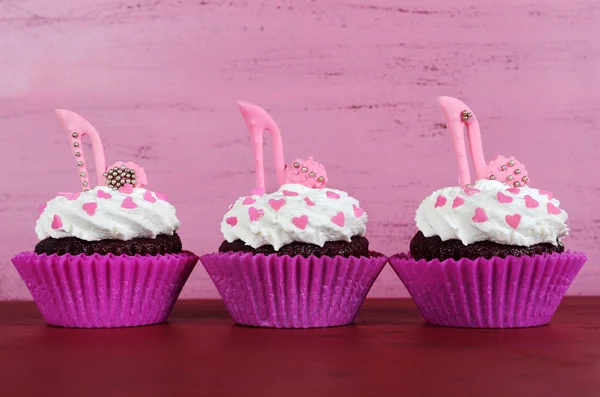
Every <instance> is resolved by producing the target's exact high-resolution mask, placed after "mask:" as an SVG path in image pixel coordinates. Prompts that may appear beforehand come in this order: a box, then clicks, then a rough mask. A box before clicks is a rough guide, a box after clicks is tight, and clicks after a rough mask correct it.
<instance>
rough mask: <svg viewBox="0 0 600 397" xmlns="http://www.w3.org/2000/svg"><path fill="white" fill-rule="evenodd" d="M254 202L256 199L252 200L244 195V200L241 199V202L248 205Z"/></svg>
mask: <svg viewBox="0 0 600 397" xmlns="http://www.w3.org/2000/svg"><path fill="white" fill-rule="evenodd" d="M254 203H256V200H254V199H253V198H252V197H246V198H245V199H244V201H242V204H244V205H250V204H254Z"/></svg>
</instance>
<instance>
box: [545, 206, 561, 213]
mask: <svg viewBox="0 0 600 397" xmlns="http://www.w3.org/2000/svg"><path fill="white" fill-rule="evenodd" d="M546 207H547V208H548V213H549V214H551V215H558V214H560V213H561V210H560V208H558V207H557V206H555V205H554V204H552V203H548V205H547V206H546Z"/></svg>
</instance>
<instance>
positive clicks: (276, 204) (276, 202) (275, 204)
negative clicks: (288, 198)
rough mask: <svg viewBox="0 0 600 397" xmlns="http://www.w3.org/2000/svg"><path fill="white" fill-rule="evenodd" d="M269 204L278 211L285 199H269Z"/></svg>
mask: <svg viewBox="0 0 600 397" xmlns="http://www.w3.org/2000/svg"><path fill="white" fill-rule="evenodd" d="M269 205H270V206H271V208H273V209H274V210H275V211H279V209H280V208H281V207H283V206H284V205H285V199H279V200H275V199H271V200H269Z"/></svg>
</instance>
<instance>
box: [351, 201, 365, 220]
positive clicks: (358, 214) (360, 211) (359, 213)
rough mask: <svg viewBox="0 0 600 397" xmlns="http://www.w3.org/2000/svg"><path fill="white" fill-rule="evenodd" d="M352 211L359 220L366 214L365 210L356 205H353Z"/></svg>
mask: <svg viewBox="0 0 600 397" xmlns="http://www.w3.org/2000/svg"><path fill="white" fill-rule="evenodd" d="M352 209H354V216H355V217H357V218H360V217H361V216H362V214H364V213H365V210H363V209H362V208H360V207H357V206H356V204H352Z"/></svg>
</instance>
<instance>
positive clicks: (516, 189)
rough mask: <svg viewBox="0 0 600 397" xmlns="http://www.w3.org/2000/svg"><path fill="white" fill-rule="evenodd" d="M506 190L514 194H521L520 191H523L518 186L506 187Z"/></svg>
mask: <svg viewBox="0 0 600 397" xmlns="http://www.w3.org/2000/svg"><path fill="white" fill-rule="evenodd" d="M506 190H508V191H509V192H511V193H512V194H519V192H520V191H521V189H519V188H518V187H511V188H510V189H506Z"/></svg>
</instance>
